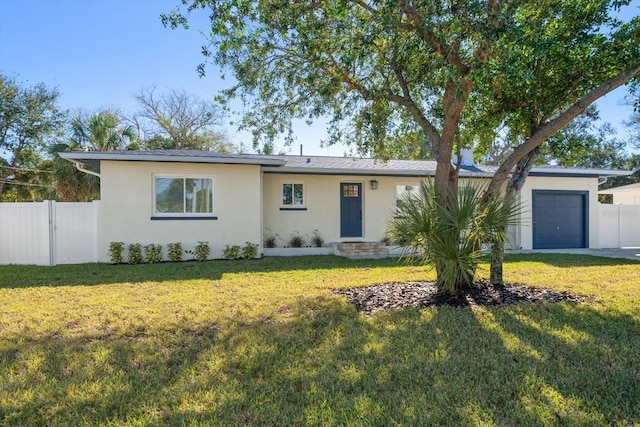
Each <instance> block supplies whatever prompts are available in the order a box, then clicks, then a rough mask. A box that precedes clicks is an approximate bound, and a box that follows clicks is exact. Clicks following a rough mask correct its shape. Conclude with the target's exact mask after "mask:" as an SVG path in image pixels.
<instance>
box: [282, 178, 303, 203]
mask: <svg viewBox="0 0 640 427" xmlns="http://www.w3.org/2000/svg"><path fill="white" fill-rule="evenodd" d="M282 207H285V208H301V207H304V185H303V184H302V183H301V182H285V183H283V184H282Z"/></svg>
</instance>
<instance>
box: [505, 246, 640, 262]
mask: <svg viewBox="0 0 640 427" xmlns="http://www.w3.org/2000/svg"><path fill="white" fill-rule="evenodd" d="M507 253H508V254H532V253H543V254H544V253H546V254H579V255H593V256H602V257H607V258H624V259H632V260H635V261H640V248H622V249H535V250H519V251H507Z"/></svg>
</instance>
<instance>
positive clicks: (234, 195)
mask: <svg viewBox="0 0 640 427" xmlns="http://www.w3.org/2000/svg"><path fill="white" fill-rule="evenodd" d="M61 156H62V157H63V158H65V159H67V160H69V161H72V162H74V163H76V165H77V167H78V168H80V169H86V170H90V171H92V172H93V173H94V174H97V175H99V176H100V180H101V189H100V193H101V197H100V203H99V216H98V233H97V236H98V237H97V240H98V258H99V260H100V261H105V262H106V261H108V260H109V259H108V255H107V249H108V246H109V243H110V242H114V241H121V242H124V243H126V244H129V243H141V244H149V243H159V244H162V245H166V244H167V243H171V242H181V243H182V244H183V247H184V248H185V249H190V248H192V247H193V246H194V245H195V244H196V243H197V242H198V241H208V242H209V244H210V247H211V257H212V258H221V257H222V251H223V249H224V247H225V246H226V245H241V246H242V245H244V244H245V243H246V242H251V243H254V244H258V245H259V247H260V253H261V252H262V251H263V249H264V248H263V243H264V235H265V233H266V232H270V233H273V234H277V235H279V236H281V237H282V239H283V240H282V241H280V242H278V243H279V245H283V244H286V240H287V239H288V238H289V236H290V235H292V234H294V233H298V234H300V235H302V236H311V235H312V233H313V231H314V230H317V231H318V233H319V234H320V236H321V237H322V238H323V240H324V242H325V245H327V246H331V245H333V246H335V245H337V244H344V243H352V242H371V243H375V244H379V243H380V242H381V241H382V240H383V239H384V237H385V227H386V223H387V221H388V220H389V219H390V218H391V217H392V216H393V215H394V213H395V209H396V202H397V200H398V198H400V197H402V196H403V194H404V193H405V192H411V191H415V189H417V187H418V186H419V185H420V182H421V180H423V179H425V178H427V177H429V176H433V174H434V173H435V167H436V163H435V162H434V161H409V160H390V161H388V162H382V161H376V160H374V159H367V158H348V157H316V156H265V155H251V154H232V155H229V154H219V153H212V152H204V151H186V150H185V151H173V150H161V151H116V152H68V153H61ZM494 170H495V168H493V167H487V166H473V165H471V166H462V169H461V172H460V177H461V180H462V181H461V184H462V185H464V180H470V179H487V178H490V177H491V176H492V173H493V171H494ZM625 174H629V172H626V171H611V170H593V169H564V168H556V167H538V168H534V169H533V170H532V171H531V174H530V176H529V178H528V179H527V181H526V184H525V186H524V188H523V189H522V192H521V203H522V206H523V212H522V214H521V221H520V223H521V224H520V225H519V226H518V227H516V229H514V230H512V233H511V234H512V238H511V242H510V244H511V246H512V247H513V248H522V249H543V248H580V247H581V248H598V247H599V242H598V239H599V233H598V231H599V228H598V226H599V224H598V182H599V179H600V178H604V177H607V176H615V175H625ZM343 246H344V245H343Z"/></svg>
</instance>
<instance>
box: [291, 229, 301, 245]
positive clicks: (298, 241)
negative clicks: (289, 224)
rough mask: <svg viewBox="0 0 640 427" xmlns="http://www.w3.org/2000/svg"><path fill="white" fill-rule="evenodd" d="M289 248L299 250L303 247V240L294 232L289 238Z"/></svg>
mask: <svg viewBox="0 0 640 427" xmlns="http://www.w3.org/2000/svg"><path fill="white" fill-rule="evenodd" d="M289 246H291V247H292V248H301V247H303V246H304V238H303V237H302V236H301V235H300V233H298V232H297V231H294V232H293V234H292V235H291V237H290V238H289Z"/></svg>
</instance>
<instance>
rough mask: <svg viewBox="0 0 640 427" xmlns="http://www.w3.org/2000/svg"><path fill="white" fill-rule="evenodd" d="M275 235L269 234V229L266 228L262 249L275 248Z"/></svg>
mask: <svg viewBox="0 0 640 427" xmlns="http://www.w3.org/2000/svg"><path fill="white" fill-rule="evenodd" d="M276 236H277V235H274V234H272V233H271V229H269V228H266V229H265V232H264V234H263V237H264V247H265V248H275V247H276V238H277V237H276Z"/></svg>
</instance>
